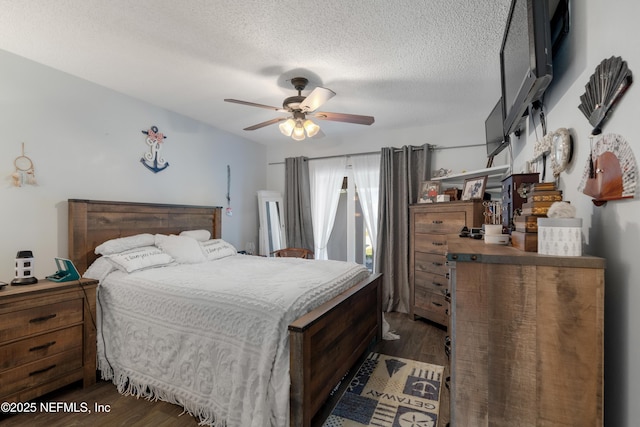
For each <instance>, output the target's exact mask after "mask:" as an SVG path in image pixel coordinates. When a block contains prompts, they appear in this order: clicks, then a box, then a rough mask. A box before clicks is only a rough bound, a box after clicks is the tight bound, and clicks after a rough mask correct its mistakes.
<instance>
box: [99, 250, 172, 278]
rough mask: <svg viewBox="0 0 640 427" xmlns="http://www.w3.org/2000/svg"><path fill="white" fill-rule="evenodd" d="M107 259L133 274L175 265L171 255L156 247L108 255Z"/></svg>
mask: <svg viewBox="0 0 640 427" xmlns="http://www.w3.org/2000/svg"><path fill="white" fill-rule="evenodd" d="M106 258H107V259H109V261H111V262H112V263H113V265H114V266H115V267H116V268H118V269H119V270H122V271H126V272H127V273H132V272H134V271H138V270H142V269H144V268H151V267H163V266H165V265H169V264H171V263H173V258H171V256H170V255H169V254H166V253H164V252H162V251H161V250H160V249H159V248H157V247H155V246H144V247H142V248H135V249H131V250H128V251H125V252H121V253H119V254H112V255H106Z"/></svg>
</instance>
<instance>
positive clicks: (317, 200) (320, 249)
mask: <svg viewBox="0 0 640 427" xmlns="http://www.w3.org/2000/svg"><path fill="white" fill-rule="evenodd" d="M346 164H347V160H346V158H345V157H337V158H331V159H318V160H310V161H309V187H310V189H311V219H312V223H313V240H314V242H315V247H314V253H315V258H316V259H328V255H327V242H328V241H329V236H330V235H331V230H332V229H333V223H334V221H335V219H336V210H337V208H338V201H339V200H340V189H341V188H342V180H343V179H344V173H345V168H346Z"/></svg>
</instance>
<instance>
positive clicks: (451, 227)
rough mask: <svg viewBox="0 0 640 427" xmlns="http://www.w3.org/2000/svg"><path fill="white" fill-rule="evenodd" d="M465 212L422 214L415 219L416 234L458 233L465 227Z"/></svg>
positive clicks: (417, 214)
mask: <svg viewBox="0 0 640 427" xmlns="http://www.w3.org/2000/svg"><path fill="white" fill-rule="evenodd" d="M465 218H466V215H465V213H464V212H460V211H458V212H421V213H416V214H415V218H414V221H415V222H414V227H415V228H414V232H415V233H445V234H446V233H456V232H459V231H460V229H462V227H464V225H465Z"/></svg>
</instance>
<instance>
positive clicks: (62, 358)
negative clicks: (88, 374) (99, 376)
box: [0, 347, 82, 399]
mask: <svg viewBox="0 0 640 427" xmlns="http://www.w3.org/2000/svg"><path fill="white" fill-rule="evenodd" d="M80 368H82V347H77V348H75V349H72V350H69V351H65V352H63V353H59V354H56V355H53V356H50V357H45V358H44V359H40V360H37V361H35V362H31V363H28V364H26V365H22V366H19V367H16V368H13V369H9V370H6V371H3V372H1V373H0V384H2V396H0V399H2V397H4V396H9V395H11V394H14V393H17V392H20V391H22V390H24V389H28V388H31V387H36V386H38V385H40V384H44V383H46V382H48V381H50V380H52V379H54V378H56V377H59V376H63V375H65V374H67V373H69V372H71V371H73V370H76V369H80ZM80 378H82V376H80Z"/></svg>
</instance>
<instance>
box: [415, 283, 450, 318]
mask: <svg viewBox="0 0 640 427" xmlns="http://www.w3.org/2000/svg"><path fill="white" fill-rule="evenodd" d="M415 308H416V313H417V314H418V315H420V316H423V317H426V318H427V319H429V320H433V321H434V322H436V323H439V324H441V325H447V323H448V322H449V303H448V302H447V300H446V299H445V297H444V295H442V294H440V293H437V292H429V291H423V290H419V289H418V288H416V294H415Z"/></svg>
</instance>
